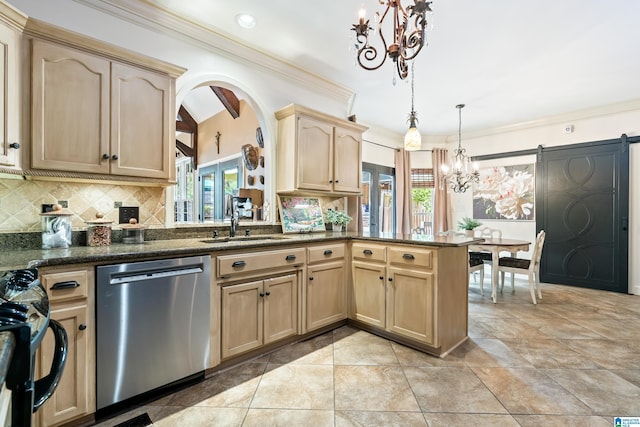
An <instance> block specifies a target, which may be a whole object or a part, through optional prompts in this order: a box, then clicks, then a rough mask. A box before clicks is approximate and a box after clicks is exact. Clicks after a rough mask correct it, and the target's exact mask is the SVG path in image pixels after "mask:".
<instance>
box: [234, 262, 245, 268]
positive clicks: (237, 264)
mask: <svg viewBox="0 0 640 427" xmlns="http://www.w3.org/2000/svg"><path fill="white" fill-rule="evenodd" d="M245 265H247V263H246V262H244V261H235V262H234V263H233V264H231V267H244V266H245Z"/></svg>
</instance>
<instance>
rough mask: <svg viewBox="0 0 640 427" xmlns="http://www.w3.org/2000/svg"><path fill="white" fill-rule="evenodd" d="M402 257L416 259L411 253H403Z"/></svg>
mask: <svg viewBox="0 0 640 427" xmlns="http://www.w3.org/2000/svg"><path fill="white" fill-rule="evenodd" d="M402 258H404V259H416V257H415V256H413V254H404V255H402Z"/></svg>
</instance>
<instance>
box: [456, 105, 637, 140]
mask: <svg viewBox="0 0 640 427" xmlns="http://www.w3.org/2000/svg"><path fill="white" fill-rule="evenodd" d="M628 111H640V99H634V100H631V101H625V102H619V103H616V104H608V105H602V106H599V107H594V108H585V109H583V110H576V111H570V112H568V113H562V114H556V115H554V116H547V117H542V118H540V119H536V120H530V121H526V122H521V123H514V124H511V125H506V126H498V127H495V128H488V129H482V130H478V131H471V132H462V139H463V140H464V139H472V138H481V137H484V136H491V135H499V134H504V133H509V132H520V131H525V130H529V129H535V128H540V127H545V126H556V125H564V124H571V123H572V122H576V121H580V120H588V119H594V118H597V117H604V116H610V115H613V114H620V113H625V112H628ZM446 142H447V143H453V142H456V143H457V142H458V135H457V134H455V135H448V136H447V137H446Z"/></svg>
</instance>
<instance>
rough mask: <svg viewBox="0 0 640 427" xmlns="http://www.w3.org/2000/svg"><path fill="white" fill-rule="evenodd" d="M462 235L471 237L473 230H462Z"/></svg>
mask: <svg viewBox="0 0 640 427" xmlns="http://www.w3.org/2000/svg"><path fill="white" fill-rule="evenodd" d="M464 235H465V236H467V237H473V230H464Z"/></svg>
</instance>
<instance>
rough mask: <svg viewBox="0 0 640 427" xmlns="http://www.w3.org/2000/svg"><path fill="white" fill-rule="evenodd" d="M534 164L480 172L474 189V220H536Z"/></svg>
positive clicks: (498, 167) (493, 168) (495, 167)
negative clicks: (478, 180)
mask: <svg viewBox="0 0 640 427" xmlns="http://www.w3.org/2000/svg"><path fill="white" fill-rule="evenodd" d="M534 202H535V165H534V164H526V165H516V166H494V167H488V168H483V169H480V182H478V183H477V184H475V185H474V186H473V217H474V218H477V219H510V220H518V221H532V220H534V219H535V217H534V214H535V209H534V208H535V206H534Z"/></svg>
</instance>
